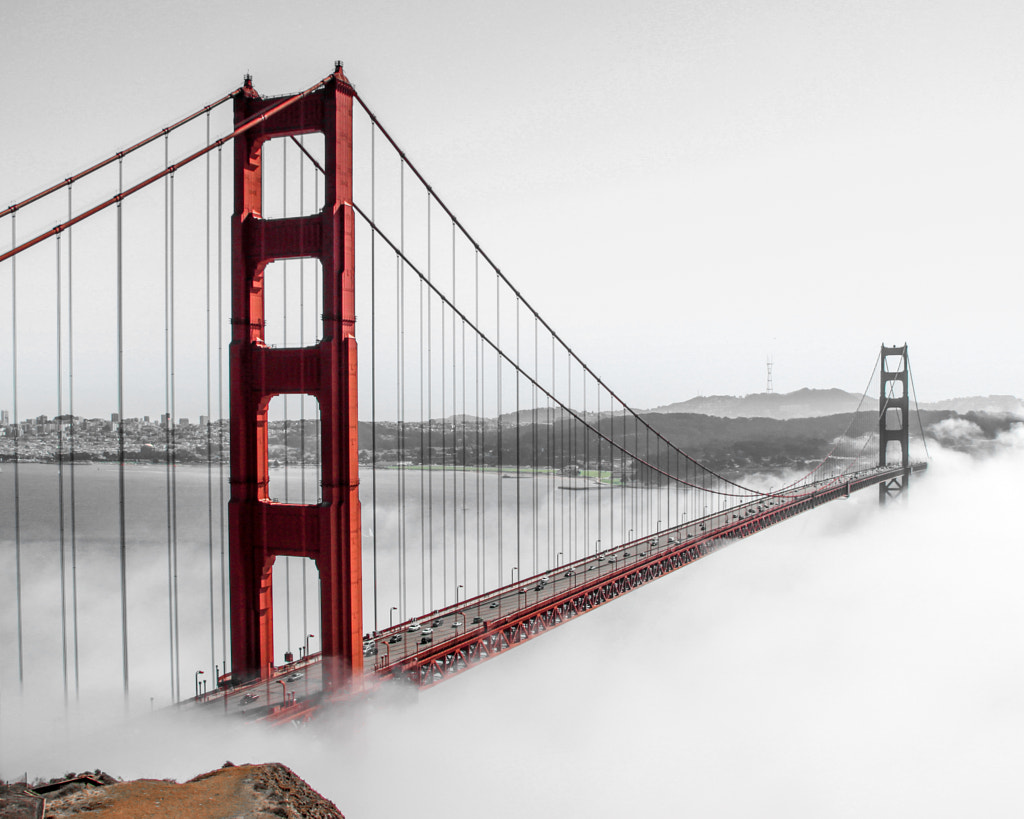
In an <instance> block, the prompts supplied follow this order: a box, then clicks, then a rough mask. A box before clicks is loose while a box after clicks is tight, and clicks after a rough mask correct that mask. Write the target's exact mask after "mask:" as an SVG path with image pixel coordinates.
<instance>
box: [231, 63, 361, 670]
mask: <svg viewBox="0 0 1024 819" xmlns="http://www.w3.org/2000/svg"><path fill="white" fill-rule="evenodd" d="M352 95H353V90H352V87H351V86H350V85H349V83H348V81H347V80H346V79H345V75H344V73H343V72H342V70H341V64H340V63H339V64H338V65H337V66H336V68H335V72H334V74H332V75H331V77H330V78H329V79H328V80H327V81H326V82H325V83H324V84H323V85H322V86H321V87H319V88H318V89H317V90H315V91H312V92H310V93H308V94H306V95H305V96H303V97H302V98H301V99H298V100H297V101H296V102H294V103H292V104H291V105H289V106H287V107H286V108H284V109H282V110H280V111H278V112H276V113H271V114H269V115H267V118H266V119H265V120H264V121H263V122H262V123H261V124H260V125H258V126H256V127H254V128H251V129H250V130H248V131H246V132H245V133H244V134H242V135H241V136H239V137H236V138H235V141H234V142H235V176H234V184H235V212H234V216H233V218H232V226H231V229H232V261H231V304H232V318H231V323H232V340H231V348H230V367H231V500H230V503H229V506H228V518H229V528H230V549H231V553H230V554H231V662H232V672H233V675H234V678H235V680H236V681H237V680H249V679H254V678H257V677H263V676H266V675H268V674H269V673H270V670H271V667H272V664H273V658H274V628H273V617H274V605H273V594H272V592H273V589H272V568H273V565H274V559H275V558H277V557H278V556H291V557H308V558H312V559H313V560H314V561H315V562H316V566H317V568H318V569H319V572H320V584H321V595H320V608H321V626H320V630H321V634H320V638H321V647H322V652H323V674H324V682H323V685H324V689H325V690H331V689H336V688H339V687H342V686H344V685H346V684H347V683H348V682H349V681H351V680H353V679H357V680H358V679H359V678H360V677H361V674H362V666H363V654H362V640H361V633H362V567H361V545H360V520H359V464H358V429H357V414H356V406H357V404H356V375H357V371H356V341H355V245H354V239H355V228H354V223H353V212H352V208H351V206H350V204H349V203H351V201H352ZM281 101H282V98H277V99H272V98H267V99H264V98H262V97H260V95H259V94H257V93H256V91H255V90H254V89H253V87H252V83H251V80H250V78H248V77H247V78H246V81H245V85H244V87H243V89H242V90H241V91H240V92H239V93H238V95H237V96H236V97H235V125H236V127H237V126H238V125H239V124H240V123H242V122H243V121H245V120H248V119H250V118H252V117H253V116H255V115H259V114H261V113H263V112H266V111H268V110H269V109H271V108H273V107H274V106H275V105H279V104H280V103H281ZM317 132H319V133H322V134H323V135H324V142H325V159H326V162H325V167H326V182H325V189H326V190H325V200H324V204H323V210H321V211H320V212H318V213H315V214H313V215H310V216H297V217H293V218H281V219H267V220H265V219H263V218H262V216H261V207H262V199H263V184H262V148H263V143H264V142H266V141H267V140H268V139H274V138H287V137H292V136H296V135H299V134H308V133H317ZM301 257H305V258H312V259H319V261H320V264H321V270H322V279H323V287H322V292H323V305H322V313H323V333H322V340H321V341H320V342H319V343H318V344H316V345H315V346H312V347H300V348H270V347H268V346H267V344H266V343H265V336H264V288H263V273H264V270H265V268H266V266H267V265H268V264H269V263H270V262H273V261H275V260H277V259H295V258H301ZM282 394H306V395H310V396H312V397H314V398H316V400H317V401H318V402H319V407H320V419H321V453H320V454H321V464H322V475H321V481H322V500H321V502H320V503H319V504H309V505H300V504H284V503H276V502H273V501H271V500H270V497H269V495H268V479H269V463H268V450H267V408H268V406H269V404H270V399H271V398H272V397H274V396H275V395H282Z"/></svg>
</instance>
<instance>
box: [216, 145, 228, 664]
mask: <svg viewBox="0 0 1024 819" xmlns="http://www.w3.org/2000/svg"><path fill="white" fill-rule="evenodd" d="M223 159H224V157H223V153H222V150H221V147H220V146H218V147H217V466H218V483H219V485H220V498H219V507H218V516H219V520H220V629H221V642H220V650H221V670H222V672H223V673H224V674H227V673H228V608H227V599H228V597H227V590H226V585H227V581H228V572H227V561H226V557H225V553H224V523H225V521H224V485H225V482H224V228H223V216H224V163H223Z"/></svg>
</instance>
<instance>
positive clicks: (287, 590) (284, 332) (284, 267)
mask: <svg viewBox="0 0 1024 819" xmlns="http://www.w3.org/2000/svg"><path fill="white" fill-rule="evenodd" d="M281 218H283V219H286V218H288V140H287V139H282V140H281ZM281 279H282V282H283V285H282V288H281V289H282V293H283V297H282V299H281V302H282V304H281V314H282V320H281V346H282V347H287V346H288V260H287V259H282V260H281ZM300 343H301V342H300ZM281 399H282V401H283V402H284V502H285V503H288V393H284V394H283V395H282V396H281ZM282 559H283V560H284V622H285V626H284V633H285V646H286V651H287V652H288V653H289V654H291V653H292V572H291V568H292V561H291V558H290V557H284V558H282ZM302 640H303V642H305V640H306V635H302Z"/></svg>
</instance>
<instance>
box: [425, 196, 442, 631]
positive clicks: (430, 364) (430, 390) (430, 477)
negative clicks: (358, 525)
mask: <svg viewBox="0 0 1024 819" xmlns="http://www.w3.org/2000/svg"><path fill="white" fill-rule="evenodd" d="M430 213H431V196H430V191H427V281H428V282H429V281H430V263H431V253H430V251H431V241H430V240H431V235H430V234H431V228H430ZM433 314H434V308H433V301H432V299H431V296H430V293H427V417H426V427H427V465H426V466H427V468H426V473H427V513H426V515H424V518H425V519H426V522H427V553H428V555H429V558H430V559H429V573H430V577H429V583H428V588H429V589H430V611H433V610H434V452H433V444H434V430H433V425H432V424H431V415H433V412H434V387H433V383H434V379H433V375H434V319H433ZM443 577H444V575H442V578H443ZM442 591H443V583H442Z"/></svg>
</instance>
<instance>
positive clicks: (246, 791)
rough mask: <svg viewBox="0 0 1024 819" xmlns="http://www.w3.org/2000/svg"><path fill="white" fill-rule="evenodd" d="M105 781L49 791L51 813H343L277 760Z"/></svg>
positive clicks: (143, 816) (109, 816) (266, 816)
mask: <svg viewBox="0 0 1024 819" xmlns="http://www.w3.org/2000/svg"><path fill="white" fill-rule="evenodd" d="M105 781H110V782H112V784H93V783H91V782H89V783H83V782H80V781H79V778H76V779H75V780H72V781H71V782H69V784H68V785H66V786H63V787H61V788H58V789H56V790H51V791H49V792H47V793H46V794H45V798H46V812H45V814H44V815H45V817H46V819H69V818H70V817H75V818H76V819H85V817H89V819H165V817H186V816H187V817H194V819H306V818H307V817H310V818H311V819H344V816H343V815H342V813H341V812H340V811H339V810H338V809H337V807H335V805H334V803H333V802H330V801H329V800H327V799H324V797H322V796H321V795H320V794H319V793H317V792H316V791H315V790H313V789H312V788H311V787H309V785H307V784H306V783H305V782H304V781H303V780H302V779H300V778H299V777H298V776H296V775H295V774H294V773H293V772H292V771H291V770H290V769H289V768H287V767H285V766H284V765H281V764H279V763H277V762H270V763H267V764H265V765H232V764H231V763H230V762H229V763H226V764H225V766H224V767H223V768H220V769H219V770H216V771H211V772H210V773H205V774H201V775H200V776H197V777H196V778H195V779H190V780H189V781H188V782H183V783H181V784H179V783H177V782H172V781H169V780H160V779H137V780H135V781H133V782H113V781H112V780H110V779H109V777H107V778H106V780H105ZM39 790H43V788H39Z"/></svg>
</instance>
